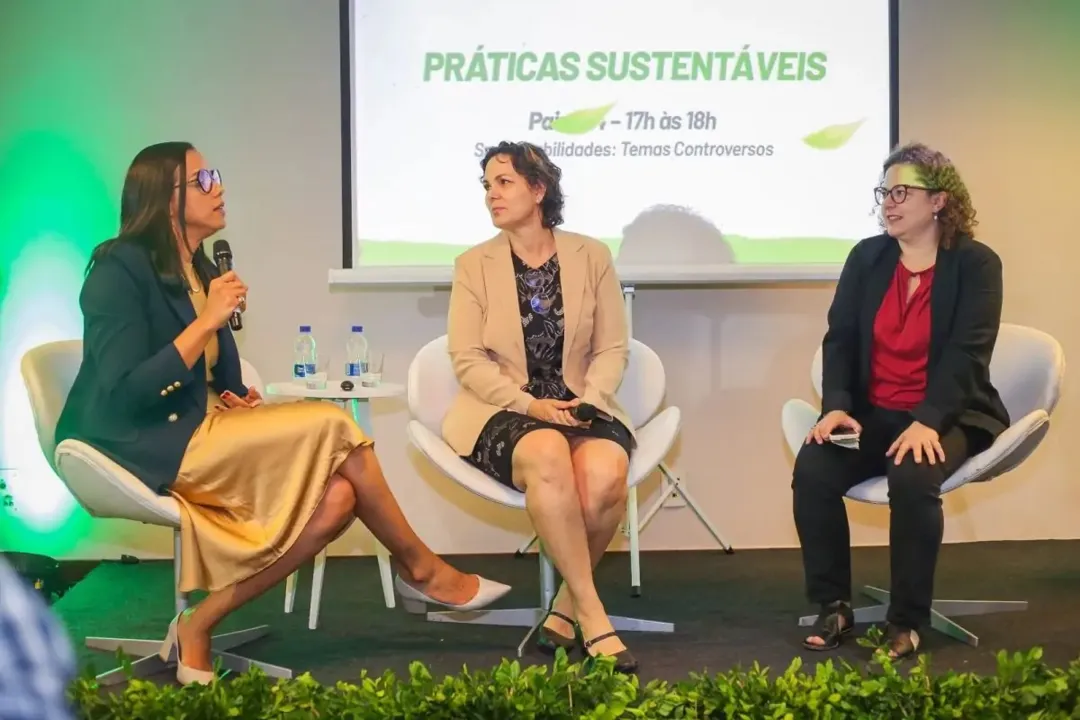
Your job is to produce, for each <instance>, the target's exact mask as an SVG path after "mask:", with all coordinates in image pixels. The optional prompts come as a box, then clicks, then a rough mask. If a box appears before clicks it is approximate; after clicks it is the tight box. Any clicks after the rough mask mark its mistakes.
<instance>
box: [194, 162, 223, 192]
mask: <svg viewBox="0 0 1080 720" xmlns="http://www.w3.org/2000/svg"><path fill="white" fill-rule="evenodd" d="M186 184H187V185H195V186H197V187H198V188H199V189H200V190H202V191H203V192H204V193H207V194H209V192H210V191H211V190H213V189H214V185H220V184H221V172H220V171H219V170H207V169H206V168H203V169H202V170H200V171H199V172H198V173H196V175H195V178H194V179H193V180H188V181H187V183H186Z"/></svg>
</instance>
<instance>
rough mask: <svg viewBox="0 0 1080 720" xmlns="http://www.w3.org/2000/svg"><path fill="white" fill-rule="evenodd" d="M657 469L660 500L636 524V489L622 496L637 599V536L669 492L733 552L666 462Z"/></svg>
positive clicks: (525, 547)
mask: <svg viewBox="0 0 1080 720" xmlns="http://www.w3.org/2000/svg"><path fill="white" fill-rule="evenodd" d="M659 470H660V472H661V474H662V475H663V476H664V487H663V492H661V493H660V497H658V498H657V499H656V502H654V503H653V505H652V507H651V508H649V511H648V512H647V513H645V517H644V518H642V519H641V520H640V521H639V520H638V494H637V486H634V487H632V488H630V490H629V492H628V493H627V496H626V522H625V524H624V525H623V531H622V532H623V535H625V536H626V537H627V539H628V540H629V541H630V596H631V597H641V549H640V537H641V533H643V532H644V531H645V527H646V526H647V525H648V524H649V522H651V521H652V519H653V518H654V517H656V514H657V513H658V512H660V510H661V509H663V507H664V503H665V502H667V499H668V498H669V497H671V494H672V493H678V494H679V496H680V497H681V498H682V499H683V502H685V503H686V507H688V508H690V510H691V511H693V513H694V515H695V516H697V519H698V522H700V523H701V524H702V525H704V526H705V529H706V530H708V531H709V534H710V535H712V536H713V540H715V541H716V544H717V545H719V546H720V547H721V548H722V549H723V551H724V552H725V553H726V554H728V555H731V554H732V553H734V552H735V549H734V548H733V547H731V544H730V543H729V542H728V541H727V540H726V539H725V538H724V536H723V535H721V534H720V531H719V530H717V529H716V526H715V525H713V524H712V521H711V520H709V518H708V516H707V515H706V514H705V511H704V510H702V509H701V506H700V505H698V503H697V501H696V500H694V498H693V496H692V495H690V493H689V491H687V489H686V486H685V485H683V484H682V480H681V479H680V478H679V476H678V475H676V474H675V472H674V471H673V470H672V469H671V468H669V467H668V466H667V464H666V463H660V466H659ZM536 539H537V538H536V535H533V536H532V537H531V538H529V540H528V541H527V542H526V543H525V544H524V545H522V546H521V547H519V548H518V549H517V551H516V552H515V553H514V555H515V556H516V557H524V556H525V554H526V553H527V552H529V549H530V548H531V547H532V546H533V544H534V543H535V542H536Z"/></svg>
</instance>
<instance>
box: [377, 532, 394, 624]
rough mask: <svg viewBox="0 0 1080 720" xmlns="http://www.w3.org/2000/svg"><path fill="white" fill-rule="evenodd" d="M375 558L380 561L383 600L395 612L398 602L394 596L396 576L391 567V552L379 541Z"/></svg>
mask: <svg viewBox="0 0 1080 720" xmlns="http://www.w3.org/2000/svg"><path fill="white" fill-rule="evenodd" d="M375 556H376V557H377V558H378V560H379V582H381V583H382V591H383V600H384V601H385V602H386V607H388V608H390V609H391V610H393V609H394V608H395V607H396V606H397V601H396V596H395V595H394V574H393V571H392V569H391V567H390V551H389V550H387V549H386V548H385V547H383V544H382V543H381V542H379V541H378V540H376V541H375Z"/></svg>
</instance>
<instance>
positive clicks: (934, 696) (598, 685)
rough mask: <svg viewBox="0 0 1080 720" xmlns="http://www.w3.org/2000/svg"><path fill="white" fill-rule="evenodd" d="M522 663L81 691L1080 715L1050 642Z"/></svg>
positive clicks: (430, 715) (438, 709)
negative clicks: (837, 654) (774, 667)
mask: <svg viewBox="0 0 1080 720" xmlns="http://www.w3.org/2000/svg"><path fill="white" fill-rule="evenodd" d="M559 653H560V654H559V656H558V657H557V658H556V660H555V662H554V664H553V666H551V667H546V666H533V667H528V668H525V669H522V667H521V666H520V665H519V664H518V663H517V662H510V661H508V660H504V661H503V662H502V664H500V665H499V666H498V667H496V668H494V669H493V670H491V671H483V672H474V671H469V670H468V669H465V670H463V671H462V672H461V673H460V674H459V675H456V676H451V677H446V678H443V679H436V678H434V677H432V675H431V673H430V672H429V671H428V669H427V668H426V667H425V666H424V665H423V664H421V663H419V662H417V663H413V665H412V666H411V667H410V668H409V675H408V677H406V678H397V677H395V676H394V675H393V674H391V673H389V672H388V673H386V674H384V675H382V676H381V677H370V676H367V675H366V674H365V675H362V676H361V677H360V679H359V682H357V683H356V684H352V683H345V682H339V683H337V684H336V685H321V684H319V683H318V682H316V681H315V680H314V679H313V678H312V677H311V676H310V675H307V674H305V675H302V676H300V677H298V678H296V679H293V680H271V679H269V678H267V677H266V676H265V675H263V674H262V673H260V672H259V671H256V670H253V671H249V672H248V673H245V674H244V675H238V676H235V677H233V678H230V679H228V680H221V681H218V682H216V683H214V684H213V685H210V686H195V685H193V686H189V687H186V688H180V687H178V686H172V685H166V686H159V685H155V684H153V683H150V682H146V681H143V680H137V679H134V680H131V681H130V682H129V684H128V685H127V687H126V689H125V690H123V691H122V692H118V693H110V692H107V691H102V690H101V688H99V687H98V686H97V684H96V683H95V682H94V680H93V678H92V676H88V677H86V678H83V679H80V680H79V681H77V682H76V683H75V684H74V686H73V688H72V699H73V701H74V704H75V707H76V709H77V713H78V715H79V717H83V718H94V719H98V718H101V719H104V718H124V719H125V720H136V719H139V718H147V719H150V718H153V719H155V720H156V719H159V718H177V719H179V718H183V719H184V720H203V719H204V718H205V719H206V720H210V719H213V720H219V719H222V718H242V719H247V718H252V719H255V718H259V719H260V720H261V719H263V718H335V719H336V718H346V719H350V720H360V719H367V718H403V719H404V718H409V719H413V718H415V719H416V720H444V719H445V720H450V719H453V720H466V719H468V720H473V719H475V720H486V719H487V718H499V719H500V720H502V719H505V720H532V719H535V720H555V719H562V718H597V719H599V718H604V719H608V718H747V719H749V718H754V719H757V718H779V719H784V720H802V719H803V718H830V719H840V718H873V719H877V718H963V719H964V720H981V719H983V718H995V719H996V718H1008V719H1009V720H1013V719H1019V718H1028V719H1032V718H1038V720H1051V719H1052V718H1080V709H1078V708H1080V661H1075V662H1073V663H1072V664H1071V665H1069V666H1068V667H1067V668H1051V667H1048V666H1047V665H1046V664H1045V663H1044V662H1043V661H1042V651H1041V650H1040V649H1038V648H1037V649H1035V650H1032V651H1030V652H1028V653H1026V654H1021V653H1017V654H1015V655H1012V656H1010V655H1007V654H1006V653H1004V652H1002V653H999V654H998V667H997V673H996V674H994V675H989V676H980V675H976V674H973V673H953V672H948V673H942V674H932V673H931V672H930V662H929V660H928V659H927V658H926V657H925V656H924V657H921V658H920V659H919V660H918V662H914V663H911V664H910V665H909V667H907V668H904V667H901V666H894V665H893V664H892V663H891V662H890V661H889V660H888V658H887V657H886V656H885V655H884V653H883V652H881V651H878V652H877V654H876V655H875V659H874V660H873V661H872V662H871V663H870V664H868V665H867V666H866V667H863V668H861V669H857V668H856V667H854V666H852V665H850V664H848V663H846V662H841V663H839V664H834V663H833V662H831V661H830V662H826V663H823V664H822V665H819V666H818V668H817V670H816V672H814V673H812V674H810V673H807V672H804V671H803V670H802V664H801V662H800V661H799V660H798V659H796V660H795V661H794V662H793V663H792V664H791V666H790V667H789V668H788V669H787V670H786V671H785V672H784V673H783V674H781V675H777V676H770V674H769V672H768V671H767V670H766V669H763V668H760V667H757V666H755V667H754V668H753V669H751V670H749V671H743V670H732V671H731V672H727V673H721V674H718V675H712V676H705V675H692V676H691V677H689V678H688V679H686V680H683V681H680V682H677V683H668V682H662V681H653V682H650V683H648V684H647V685H644V686H642V685H641V684H639V682H638V680H637V678H635V677H626V676H621V675H617V674H615V673H614V672H613V671H612V669H611V663H610V661H601V662H600V663H597V664H596V665H595V666H593V667H591V668H588V669H586V668H583V667H582V666H581V665H571V664H570V663H568V662H567V660H566V656H565V654H563V652H562V651H559Z"/></svg>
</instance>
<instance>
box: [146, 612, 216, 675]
mask: <svg viewBox="0 0 1080 720" xmlns="http://www.w3.org/2000/svg"><path fill="white" fill-rule="evenodd" d="M180 615H183V613H180ZM180 615H177V616H176V617H174V618H173V620H172V622H171V623H169V631H168V632H167V633H166V634H165V641H164V642H163V643H161V650H159V651H158V657H160V658H161V661H162V662H166V663H169V662H175V663H176V681H177V682H178V683H180V684H181V685H193V684H195V683H199V684H201V685H209V684H210V683H212V682H213V681H214V680H215V678H216V677H217V676H216V675H214V673H213V672H209V671H207V670H196V669H195V668H191V667H188V666H187V665H185V664H184V663H182V662H180V640H179V635H178V634H177V631H176V625H177V623H178V622H180Z"/></svg>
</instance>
